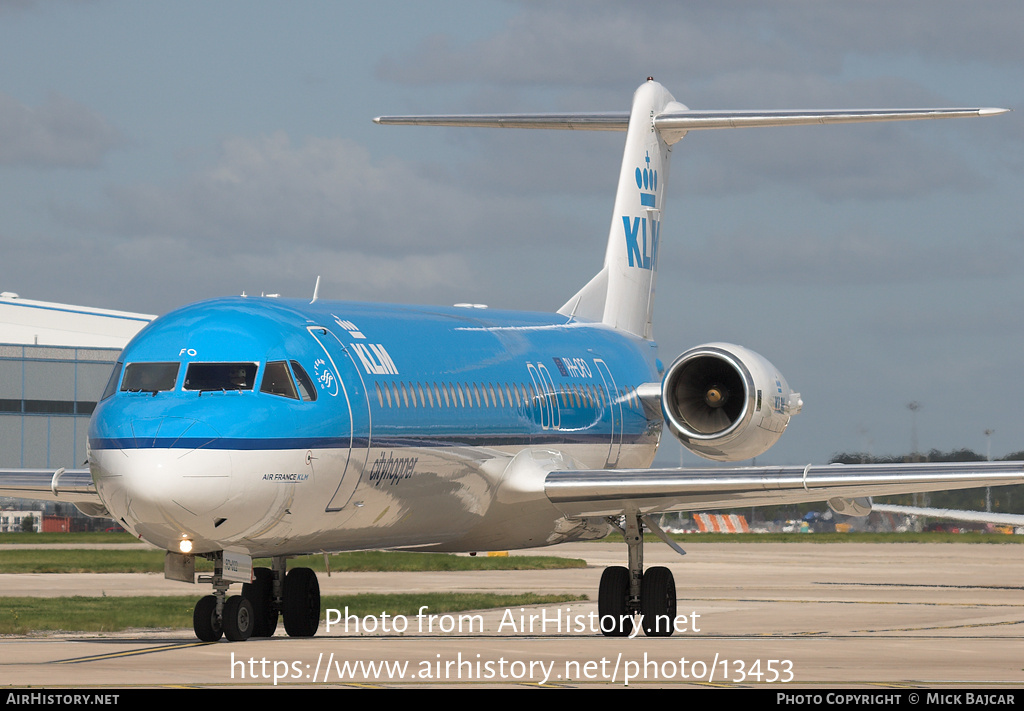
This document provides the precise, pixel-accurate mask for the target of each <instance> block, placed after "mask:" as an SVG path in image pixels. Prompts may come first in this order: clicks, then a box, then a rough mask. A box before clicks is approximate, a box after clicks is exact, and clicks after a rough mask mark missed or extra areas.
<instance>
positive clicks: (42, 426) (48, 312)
mask: <svg viewBox="0 0 1024 711" xmlns="http://www.w3.org/2000/svg"><path fill="white" fill-rule="evenodd" d="M154 318H156V317H155V316H152V315H149V314H137V313H130V312H127V311H110V310H105V309H93V308H88V307H85V306H71V305H68V304H54V303H47V302H43V301H29V300H27V299H22V298H20V297H19V296H18V295H17V294H14V293H11V292H3V293H0V467H10V468H36V467H45V468H52V469H57V468H59V467H68V468H74V467H81V466H82V465H83V462H85V438H86V434H87V432H88V428H89V416H90V415H91V414H92V411H93V409H94V408H95V407H96V402H97V401H98V400H99V397H100V395H101V394H102V392H103V388H104V386H105V385H106V383H107V380H108V379H109V377H110V372H111V369H112V368H113V365H114V363H115V362H116V361H117V356H118V354H119V353H120V352H121V349H122V348H124V346H125V345H126V344H127V343H128V341H129V340H131V338H132V336H134V335H135V334H136V333H138V332H139V331H140V330H141V329H142V328H143V326H145V325H146V324H147V323H149V322H150V321H152V320H153V319H154Z"/></svg>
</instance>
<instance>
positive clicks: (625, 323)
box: [374, 78, 1006, 338]
mask: <svg viewBox="0 0 1024 711" xmlns="http://www.w3.org/2000/svg"><path fill="white" fill-rule="evenodd" d="M1005 111H1006V109H856V110H852V111H851V110H826V111H691V110H690V109H688V108H686V107H685V106H683V105H682V104H680V103H678V102H677V101H675V99H673V98H672V95H671V94H669V93H668V91H667V90H666V89H665V87H663V86H662V85H661V84H659V83H657V82H656V81H654V80H653V79H650V78H648V80H647V81H646V82H645V83H644V84H642V85H641V86H640V88H639V89H637V90H636V94H634V96H633V108H632V110H631V111H630V113H628V114H626V113H623V112H617V113H577V114H475V115H466V114H459V115H449V116H381V117H379V118H376V119H374V121H375V122H376V123H381V124H405V125H424V126H482V127H493V128H557V129H575V130H583V131H626V149H625V153H624V154H623V158H622V168H621V169H620V172H619V187H618V191H617V192H616V194H615V208H614V210H613V212H612V224H611V229H610V231H609V233H608V246H607V249H606V251H605V258H604V267H603V268H602V269H601V271H600V272H598V274H597V275H596V276H595V277H594V278H593V279H591V280H590V281H589V282H587V284H586V286H584V287H583V288H582V289H580V290H579V291H578V292H576V294H575V295H574V296H573V297H572V298H571V299H569V301H568V302H566V304H565V305H564V306H562V308H560V309H559V310H558V313H560V314H563V315H565V316H568V317H570V318H579V319H584V320H588V321H600V322H603V323H605V324H607V325H609V326H612V327H614V328H617V329H620V330H622V331H626V332H628V333H632V334H635V335H637V336H641V337H643V338H651V337H652V330H651V322H652V314H653V309H654V282H655V276H656V275H657V270H658V247H659V244H660V241H661V236H662V233H661V216H662V210H663V206H664V200H665V186H666V185H667V184H668V167H669V157H670V154H671V150H672V146H673V145H674V144H675V143H676V142H678V141H679V140H680V139H681V138H682V137H683V136H685V135H686V133H687V132H688V131H698V130H706V129H714V128H754V127H759V126H798V125H809V124H827V123H860V122H866V121H906V120H914V119H933V118H960V117H967V116H992V115H995V114H1000V113H1003V112H1005Z"/></svg>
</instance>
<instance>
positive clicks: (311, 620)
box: [284, 568, 320, 637]
mask: <svg viewBox="0 0 1024 711" xmlns="http://www.w3.org/2000/svg"><path fill="white" fill-rule="evenodd" d="M319 626H320V583H319V582H317V579H316V573H314V572H313V571H312V570H311V569H310V568H292V569H291V570H290V571H288V575H286V576H285V579H284V629H285V631H286V632H287V633H288V636H289V637H312V636H313V635H315V634H316V630H317V628H318V627H319Z"/></svg>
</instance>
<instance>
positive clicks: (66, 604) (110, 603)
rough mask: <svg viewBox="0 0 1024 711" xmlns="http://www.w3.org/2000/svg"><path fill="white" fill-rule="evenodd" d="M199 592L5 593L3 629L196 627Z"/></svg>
mask: <svg viewBox="0 0 1024 711" xmlns="http://www.w3.org/2000/svg"><path fill="white" fill-rule="evenodd" d="M199 597H200V596H199V595H190V596H173V597H163V596H148V597H77V596H76V597H54V598H34V597H5V598H0V634H15V635H26V634H32V633H34V632H56V631H63V632H120V631H124V630H127V629H191V627H192V610H193V608H194V607H195V604H196V601H197V600H198V599H199ZM586 599H587V598H586V596H583V597H580V596H576V595H534V594H523V595H494V594H489V593H422V594H420V593H417V594H415V595H399V594H389V595H378V594H361V595H325V596H324V597H323V599H322V600H321V605H322V609H324V610H326V609H328V608H335V609H338V610H341V611H342V614H344V612H345V608H346V607H347V608H348V612H349V614H353V615H357V616H359V617H365V616H367V615H374V616H378V617H379V616H380V615H381V613H382V612H387V614H388V615H389V616H391V617H394V616H395V615H405V616H407V617H410V618H411V617H413V616H415V615H416V614H417V613H418V612H419V610H420V608H421V607H422V606H424V605H426V606H428V608H429V610H427V611H425V612H424V614H435V615H436V614H445V613H452V612H460V611H464V610H487V609H494V608H503V607H509V608H510V607H522V606H525V605H556V604H560V603H565V602H574V601H580V600H586Z"/></svg>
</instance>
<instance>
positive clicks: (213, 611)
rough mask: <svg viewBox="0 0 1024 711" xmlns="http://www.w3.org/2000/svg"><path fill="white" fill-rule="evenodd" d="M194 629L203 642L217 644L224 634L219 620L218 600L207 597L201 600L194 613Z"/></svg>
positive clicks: (211, 596) (210, 596)
mask: <svg viewBox="0 0 1024 711" xmlns="http://www.w3.org/2000/svg"><path fill="white" fill-rule="evenodd" d="M192 629H193V630H195V633H196V637H198V638H199V639H200V640H202V641H203V642H216V641H218V640H219V639H220V638H221V635H223V634H224V628H223V626H222V625H221V621H220V620H219V619H217V598H216V597H215V596H213V595H207V596H206V597H203V598H200V599H199V602H197V603H196V608H195V610H193V612H192Z"/></svg>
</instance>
